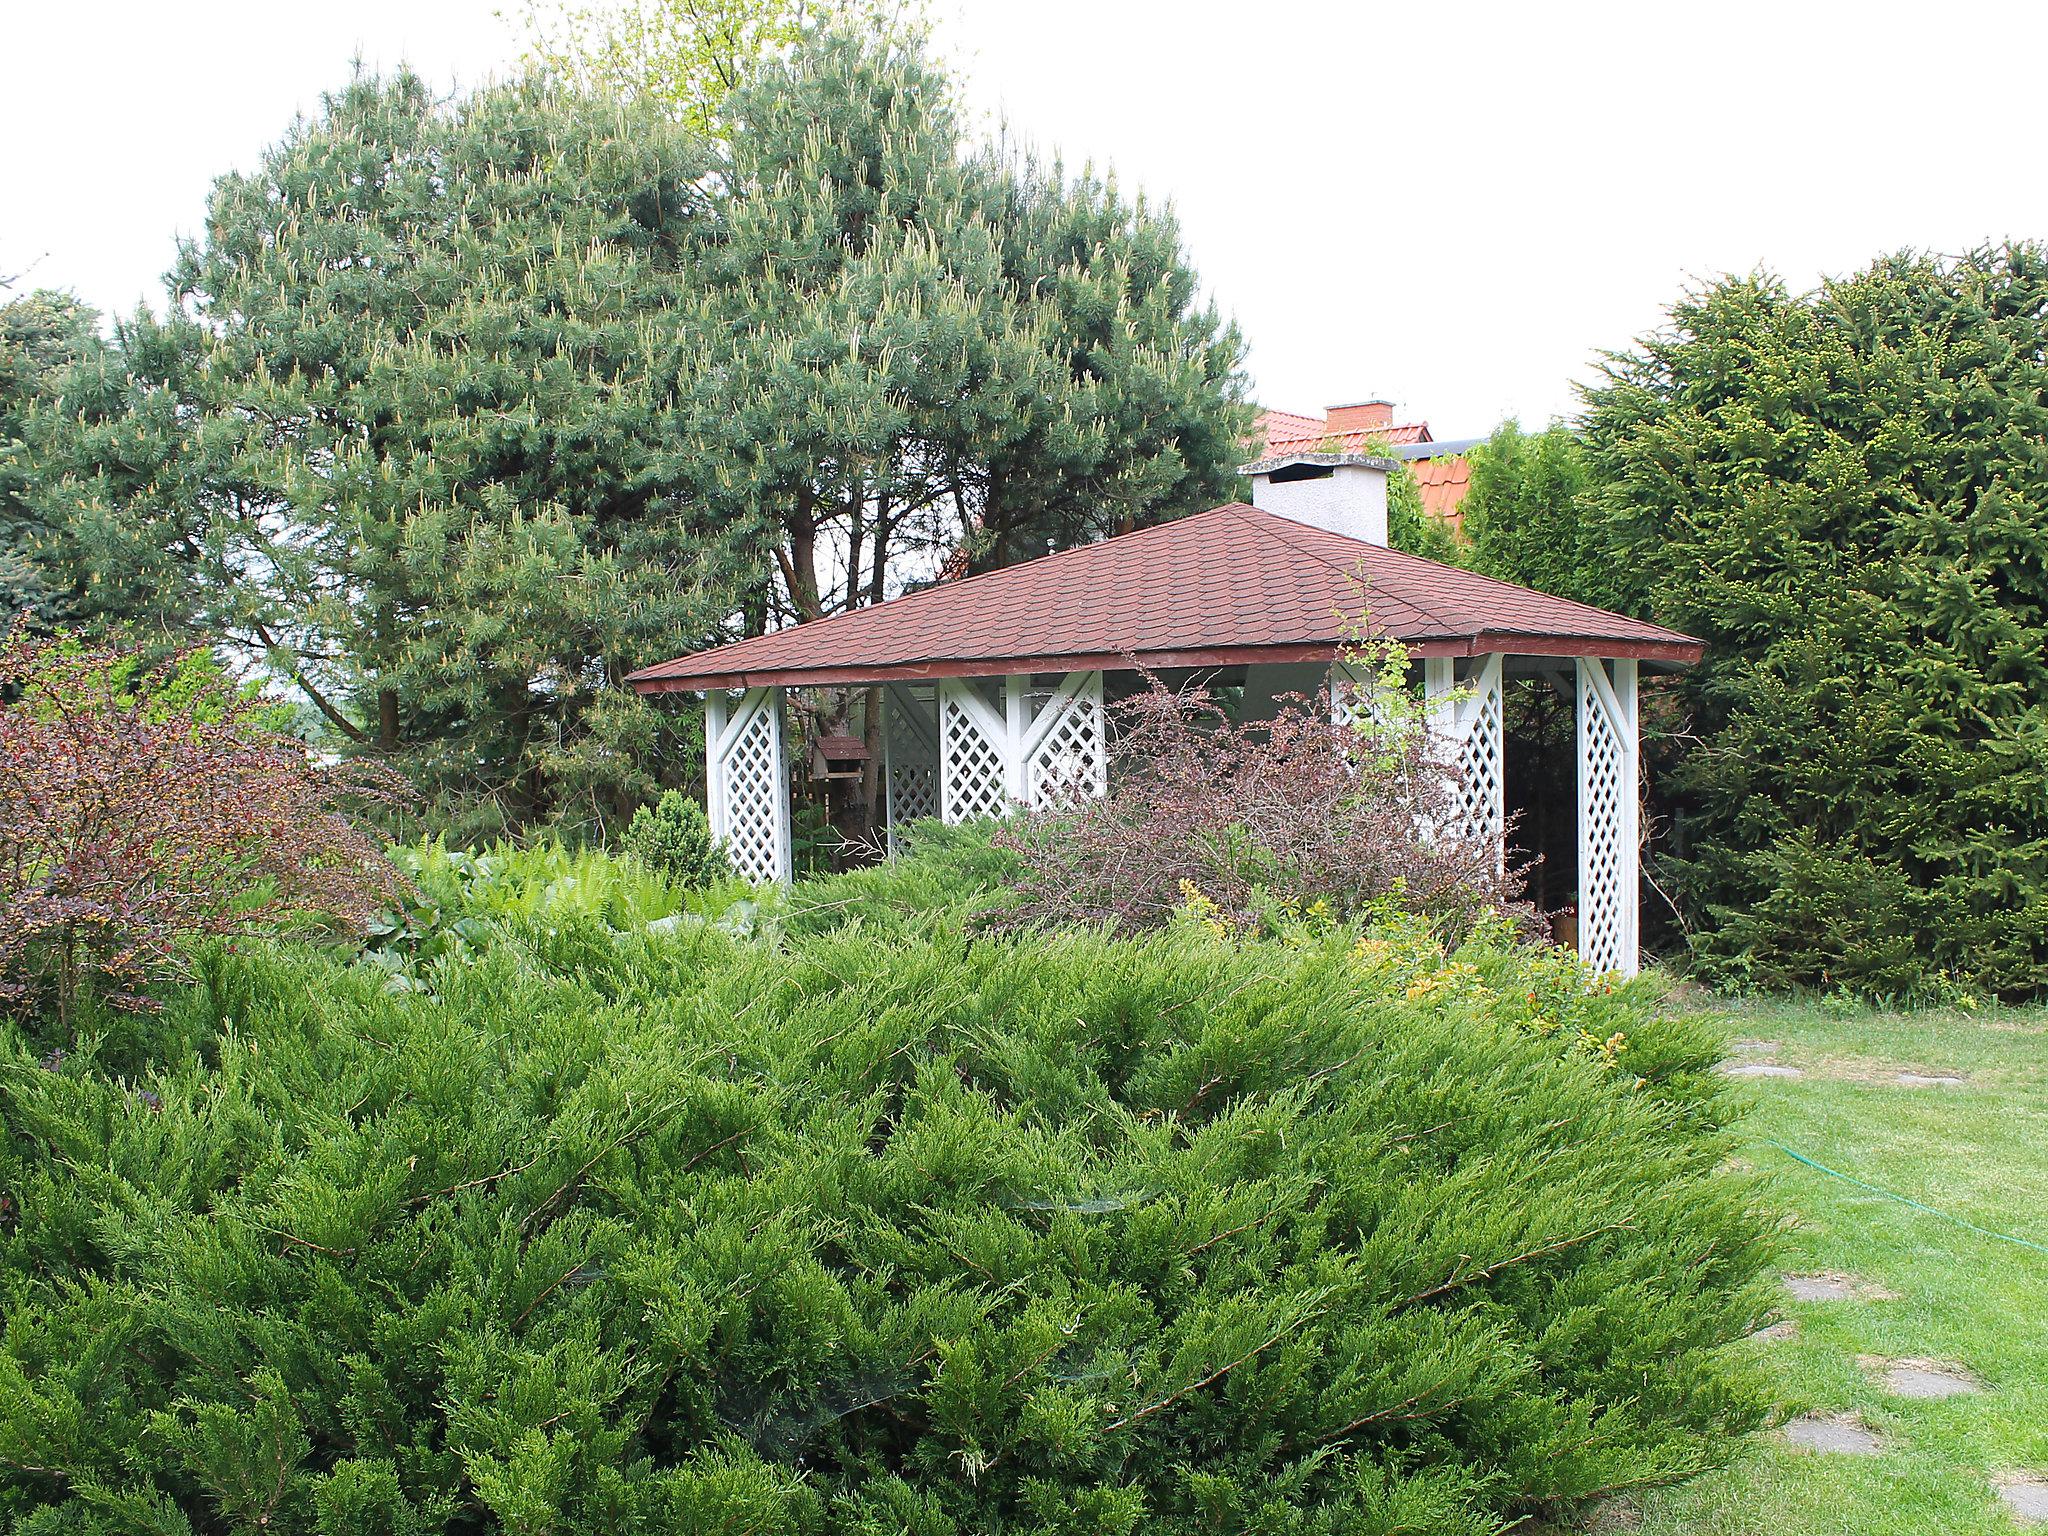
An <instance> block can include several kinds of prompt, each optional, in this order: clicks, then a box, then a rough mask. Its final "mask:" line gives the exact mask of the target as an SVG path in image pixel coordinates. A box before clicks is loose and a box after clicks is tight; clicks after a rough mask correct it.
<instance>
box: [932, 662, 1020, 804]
mask: <svg viewBox="0 0 2048 1536" xmlns="http://www.w3.org/2000/svg"><path fill="white" fill-rule="evenodd" d="M970 686H971V685H970ZM939 756H940V761H941V763H942V765H943V771H942V788H941V791H940V815H941V816H942V817H943V818H944V819H945V820H946V821H949V822H961V821H972V820H973V819H974V818H975V817H977V816H1001V815H1004V814H1005V813H1006V812H1008V810H1009V809H1010V797H1009V796H1008V794H1006V793H1005V792H1004V776H1003V751H1002V746H1001V744H1000V743H999V742H995V741H992V740H990V739H989V737H988V736H987V735H986V734H985V733H984V732H983V731H982V728H981V724H980V722H979V721H977V720H976V719H975V718H974V716H973V714H972V713H970V712H969V710H968V708H967V706H966V705H965V704H963V703H962V702H961V700H960V698H959V696H958V695H957V694H955V693H953V692H952V691H951V690H943V691H941V693H940V694H939Z"/></svg>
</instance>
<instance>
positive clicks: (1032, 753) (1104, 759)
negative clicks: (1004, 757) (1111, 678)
mask: <svg viewBox="0 0 2048 1536" xmlns="http://www.w3.org/2000/svg"><path fill="white" fill-rule="evenodd" d="M1024 713H1025V715H1026V717H1027V719H1026V722H1025V727H1024V737H1023V740H1022V742H1021V743H1020V747H1019V756H1020V757H1021V759H1022V761H1023V781H1024V803H1025V804H1026V805H1028V806H1030V807H1031V809H1032V810H1034V811H1037V810H1044V809H1046V808H1047V807H1049V806H1064V805H1070V804H1072V803H1073V802H1074V801H1075V800H1076V799H1078V798H1081V797H1084V796H1085V797H1090V798H1093V797H1097V796H1100V795H1103V794H1105V793H1107V792H1108V789H1109V725H1108V714H1107V711H1106V709H1105V708H1104V705H1103V697H1102V674H1101V673H1100V672H1069V673H1068V674H1067V675H1066V676H1065V677H1063V678H1061V679H1060V685H1059V687H1057V688H1055V689H1054V690H1053V692H1052V697H1050V698H1049V699H1047V700H1046V701H1045V703H1044V704H1043V705H1042V706H1040V708H1039V710H1038V712H1037V713H1036V714H1035V715H1033V714H1031V712H1030V711H1029V710H1028V709H1027V710H1026V711H1025V712H1024Z"/></svg>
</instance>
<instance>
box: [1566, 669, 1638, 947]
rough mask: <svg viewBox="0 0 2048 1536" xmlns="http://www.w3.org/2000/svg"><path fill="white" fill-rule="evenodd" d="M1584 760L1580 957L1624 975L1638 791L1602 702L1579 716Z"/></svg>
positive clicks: (1592, 702)
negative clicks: (1626, 825)
mask: <svg viewBox="0 0 2048 1536" xmlns="http://www.w3.org/2000/svg"><path fill="white" fill-rule="evenodd" d="M1595 665H1598V663H1595ZM1579 756H1580V775H1581V776H1580V781H1579V796H1580V804H1579V816H1580V818H1581V820H1582V823H1583V826H1584V831H1583V833H1582V835H1581V842H1580V848H1579V866H1580V868H1579V952H1580V954H1581V955H1583V956H1584V957H1585V960H1586V963H1587V964H1588V965H1590V966H1592V967H1593V969H1594V970H1596V971H1612V970H1619V969H1621V968H1622V963H1623V960H1624V956H1623V955H1622V952H1621V951H1622V943H1623V938H1624V934H1625V932H1626V928H1625V923H1624V917H1623V903H1624V902H1626V901H1630V900H1633V899H1634V895H1635V893H1634V892H1633V891H1632V890H1629V889H1626V888H1625V876H1626V873H1627V871H1628V869H1629V868H1630V867H1632V866H1633V864H1634V858H1633V854H1634V850H1633V849H1625V848H1623V847H1622V830H1623V820H1624V817H1623V810H1624V806H1623V801H1622V796H1623V795H1624V794H1632V793H1634V790H1635V786H1634V785H1633V784H1630V783H1629V782H1628V775H1627V772H1626V768H1627V753H1626V751H1625V750H1624V747H1623V742H1622V739H1621V735H1620V733H1619V732H1618V731H1617V730H1616V728H1615V722H1614V721H1613V719H1612V718H1610V716H1609V715H1608V712H1607V710H1606V708H1605V707H1604V704H1603V701H1602V700H1600V699H1599V698H1598V697H1589V698H1586V699H1585V700H1584V701H1583V704H1582V707H1581V709H1580V711H1579Z"/></svg>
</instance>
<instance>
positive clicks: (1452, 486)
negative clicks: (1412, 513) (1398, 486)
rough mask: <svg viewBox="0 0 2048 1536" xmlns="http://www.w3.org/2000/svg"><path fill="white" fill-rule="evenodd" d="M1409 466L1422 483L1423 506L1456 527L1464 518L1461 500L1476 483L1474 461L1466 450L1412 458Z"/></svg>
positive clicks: (1424, 509) (1416, 481)
mask: <svg viewBox="0 0 2048 1536" xmlns="http://www.w3.org/2000/svg"><path fill="white" fill-rule="evenodd" d="M1408 468H1409V470H1410V472H1411V473H1413V474H1414V476H1415V483H1416V484H1417V485H1419V486H1421V487H1422V510H1423V511H1425V512H1428V513H1432V514H1433V515H1435V516H1437V517H1440V518H1442V519H1443V520H1444V521H1445V522H1447V523H1449V524H1450V525H1451V526H1452V527H1453V528H1456V527H1457V526H1458V524H1459V523H1460V522H1461V521H1462V519H1463V514H1462V513H1461V512H1460V511H1459V504H1460V503H1462V502H1463V501H1464V499H1465V492H1466V491H1467V490H1468V489H1470V487H1471V484H1472V465H1471V463H1470V462H1469V461H1468V460H1467V459H1466V458H1465V456H1464V455H1463V454H1462V453H1446V454H1443V455H1440V456H1434V457H1430V458H1412V459H1409V460H1408Z"/></svg>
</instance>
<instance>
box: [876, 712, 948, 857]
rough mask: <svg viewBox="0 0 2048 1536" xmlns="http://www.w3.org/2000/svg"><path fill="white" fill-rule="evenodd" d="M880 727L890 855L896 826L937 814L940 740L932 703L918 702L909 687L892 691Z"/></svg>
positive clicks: (892, 850) (894, 841) (894, 842)
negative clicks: (881, 726)
mask: <svg viewBox="0 0 2048 1536" xmlns="http://www.w3.org/2000/svg"><path fill="white" fill-rule="evenodd" d="M883 725H884V728H883V738H882V741H883V747H882V753H883V761H884V766H885V769H886V771H887V774H888V795H889V849H890V851H891V852H892V853H893V852H894V851H895V849H896V829H897V828H898V827H901V826H907V825H909V824H910V823H911V822H913V821H923V820H926V819H928V818H931V817H934V816H937V815H938V814H939V738H938V717H937V714H936V711H935V708H934V701H932V700H928V699H921V698H919V697H918V696H917V695H916V694H915V693H913V692H912V691H911V690H910V689H908V688H891V689H890V690H889V695H888V704H887V706H886V709H885V712H884V716H883Z"/></svg>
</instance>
